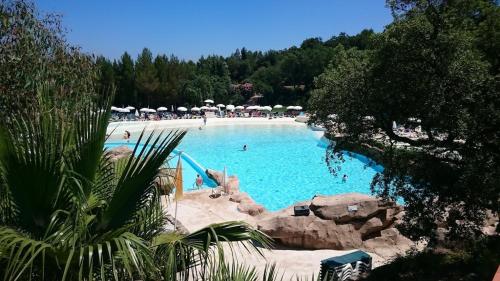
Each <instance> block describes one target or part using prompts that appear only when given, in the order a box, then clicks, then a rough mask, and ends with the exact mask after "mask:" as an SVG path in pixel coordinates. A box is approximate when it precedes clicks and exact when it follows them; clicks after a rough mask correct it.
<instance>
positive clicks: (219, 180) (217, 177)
mask: <svg viewBox="0 0 500 281" xmlns="http://www.w3.org/2000/svg"><path fill="white" fill-rule="evenodd" d="M205 173H206V174H207V176H208V177H209V178H211V179H212V180H213V181H215V183H216V184H217V185H219V186H223V187H224V190H225V191H226V192H227V193H229V194H234V193H237V192H238V191H239V190H240V181H239V179H238V177H237V176H234V175H231V176H227V177H226V183H225V185H224V173H223V172H219V171H216V170H211V169H207V170H206V171H205Z"/></svg>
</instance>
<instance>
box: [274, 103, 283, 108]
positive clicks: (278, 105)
mask: <svg viewBox="0 0 500 281" xmlns="http://www.w3.org/2000/svg"><path fill="white" fill-rule="evenodd" d="M273 108H276V109H280V108H283V106H282V105H281V104H277V105H275V106H274V107H273Z"/></svg>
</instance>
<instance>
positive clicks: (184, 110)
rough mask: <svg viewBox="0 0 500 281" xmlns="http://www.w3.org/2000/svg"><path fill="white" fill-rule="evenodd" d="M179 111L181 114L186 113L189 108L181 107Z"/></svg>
mask: <svg viewBox="0 0 500 281" xmlns="http://www.w3.org/2000/svg"><path fill="white" fill-rule="evenodd" d="M177 110H178V111H181V112H186V111H187V108H185V107H182V106H181V107H177Z"/></svg>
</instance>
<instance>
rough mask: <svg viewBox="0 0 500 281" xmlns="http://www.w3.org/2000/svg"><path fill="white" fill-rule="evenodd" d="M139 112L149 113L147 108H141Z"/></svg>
mask: <svg viewBox="0 0 500 281" xmlns="http://www.w3.org/2000/svg"><path fill="white" fill-rule="evenodd" d="M139 111H140V112H149V108H145V107H143V108H141V109H139Z"/></svg>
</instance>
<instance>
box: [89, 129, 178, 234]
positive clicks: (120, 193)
mask: <svg viewBox="0 0 500 281" xmlns="http://www.w3.org/2000/svg"><path fill="white" fill-rule="evenodd" d="M185 134H186V132H185V131H172V132H170V133H168V135H167V136H165V137H163V134H162V133H160V134H158V135H157V136H156V137H154V132H153V133H151V134H150V135H149V137H148V138H147V139H146V142H145V143H144V144H143V147H142V149H141V150H140V152H139V153H137V150H138V149H139V143H140V142H141V140H142V138H143V136H144V132H143V133H142V134H141V136H140V137H139V140H138V142H137V144H136V146H135V148H134V153H133V155H137V157H130V158H129V160H128V163H127V166H126V167H125V170H124V171H123V173H122V175H121V177H120V179H119V180H118V183H117V186H116V189H115V191H114V194H113V198H112V199H111V200H110V202H109V205H108V207H107V208H106V210H105V211H104V214H103V216H102V221H101V222H100V225H99V229H101V230H106V229H109V228H116V227H121V226H123V225H125V224H126V223H128V222H130V221H131V220H132V219H133V217H134V214H135V213H136V212H137V211H138V210H139V209H141V207H143V206H144V205H145V204H146V203H147V202H148V199H149V198H150V196H151V190H152V189H153V188H154V185H153V182H154V179H155V178H156V176H157V174H158V169H159V168H160V167H161V165H162V164H163V162H165V159H166V158H167V157H168V155H169V154H170V153H171V152H172V151H173V150H174V148H175V147H176V146H177V145H178V144H179V143H180V141H181V140H182V138H183V137H184V135H185Z"/></svg>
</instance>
